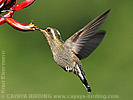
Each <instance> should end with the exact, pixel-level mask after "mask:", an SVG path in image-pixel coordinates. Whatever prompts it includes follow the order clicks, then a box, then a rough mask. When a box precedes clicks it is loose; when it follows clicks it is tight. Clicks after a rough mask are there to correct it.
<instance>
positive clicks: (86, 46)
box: [36, 10, 110, 93]
mask: <svg viewBox="0 0 133 100" xmlns="http://www.w3.org/2000/svg"><path fill="white" fill-rule="evenodd" d="M109 12H110V10H108V11H106V12H105V13H103V14H102V15H100V16H98V17H97V18H96V19H94V20H93V21H91V22H90V23H89V24H88V25H86V26H85V27H84V28H82V29H80V30H79V31H78V32H76V33H75V34H74V35H72V36H71V37H70V38H68V39H67V40H66V41H65V42H64V41H63V40H62V39H61V35H60V32H59V31H58V30H57V29H55V28H51V27H48V28H46V29H40V28H38V30H40V31H41V32H42V33H43V34H44V35H45V37H46V39H47V41H48V43H49V45H50V48H51V51H52V53H53V57H54V60H55V62H56V63H57V64H58V65H59V66H61V67H62V68H63V69H64V70H65V71H67V72H73V73H74V74H75V75H76V76H78V77H79V78H80V80H81V81H82V83H83V85H84V86H85V88H86V89H87V91H88V92H89V93H90V92H91V88H90V86H89V84H88V81H87V78H86V76H85V73H84V71H83V68H82V63H81V61H80V60H81V59H83V58H86V57H88V56H89V55H90V54H91V53H92V52H93V51H94V50H95V49H96V48H97V46H98V45H99V44H100V43H101V41H102V40H103V38H104V36H105V33H106V32H105V31H98V28H99V27H100V25H101V24H102V23H103V21H104V20H105V18H106V16H107V15H108V13H109ZM36 29H37V28H36Z"/></svg>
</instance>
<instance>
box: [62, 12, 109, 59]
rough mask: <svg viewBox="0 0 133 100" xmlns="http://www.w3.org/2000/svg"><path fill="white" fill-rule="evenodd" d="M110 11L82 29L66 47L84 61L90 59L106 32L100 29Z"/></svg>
mask: <svg viewBox="0 0 133 100" xmlns="http://www.w3.org/2000/svg"><path fill="white" fill-rule="evenodd" d="M109 11H110V10H108V11H106V12H105V13H103V14H102V15H100V16H98V17H97V18H96V19H94V20H93V21H91V22H90V23H89V24H88V25H86V26H85V27H84V28H82V29H80V30H79V31H78V32H76V33H75V34H74V35H72V36H71V37H70V38H69V39H67V40H66V42H65V44H64V46H67V47H69V48H70V49H72V51H73V52H74V53H75V54H76V55H77V56H78V57H79V59H83V58H86V57H88V56H89V55H90V54H91V53H92V52H93V51H94V50H95V49H96V47H97V46H98V45H99V44H100V42H101V41H102V39H103V37H104V35H105V33H106V32H105V31H99V32H97V31H98V28H99V27H100V25H101V24H102V23H103V21H104V20H105V18H106V17H107V15H108V13H109Z"/></svg>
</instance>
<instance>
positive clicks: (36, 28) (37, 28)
mask: <svg viewBox="0 0 133 100" xmlns="http://www.w3.org/2000/svg"><path fill="white" fill-rule="evenodd" d="M34 28H35V30H39V31H40V30H43V29H42V28H39V27H34Z"/></svg>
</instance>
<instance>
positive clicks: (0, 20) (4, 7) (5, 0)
mask: <svg viewBox="0 0 133 100" xmlns="http://www.w3.org/2000/svg"><path fill="white" fill-rule="evenodd" d="M34 1H35V0H25V1H23V2H21V3H19V4H16V3H17V0H0V14H1V13H3V12H7V13H6V14H5V15H3V16H1V17H0V25H1V24H4V23H5V22H6V23H8V24H9V25H11V26H12V27H13V28H15V29H18V30H22V31H30V30H35V29H36V26H34V24H32V22H31V23H30V24H28V25H25V24H22V23H20V22H18V21H16V20H14V19H12V16H13V14H14V12H15V11H19V10H21V9H23V8H26V7H28V6H29V5H31V4H32V3H33V2H34Z"/></svg>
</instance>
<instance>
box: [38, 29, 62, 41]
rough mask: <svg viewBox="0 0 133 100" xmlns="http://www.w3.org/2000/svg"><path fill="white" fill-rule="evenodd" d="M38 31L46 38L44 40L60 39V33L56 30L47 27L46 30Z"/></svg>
mask: <svg viewBox="0 0 133 100" xmlns="http://www.w3.org/2000/svg"><path fill="white" fill-rule="evenodd" d="M40 31H41V32H42V33H43V34H44V35H45V36H46V38H49V39H51V40H60V39H61V35H60V32H59V31H58V30H57V29H54V28H51V27H47V28H46V29H44V30H40Z"/></svg>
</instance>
